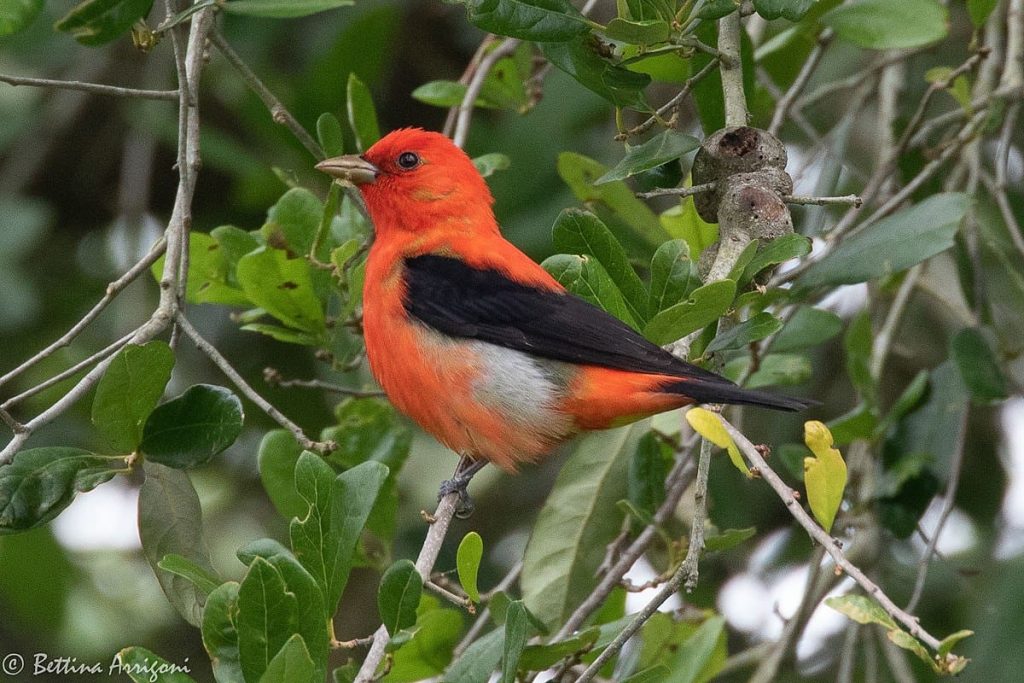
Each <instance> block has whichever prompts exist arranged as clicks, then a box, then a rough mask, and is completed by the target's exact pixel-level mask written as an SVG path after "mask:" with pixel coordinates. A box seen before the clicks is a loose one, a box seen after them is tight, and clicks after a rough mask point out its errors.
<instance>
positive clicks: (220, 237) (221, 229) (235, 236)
mask: <svg viewBox="0 0 1024 683" xmlns="http://www.w3.org/2000/svg"><path fill="white" fill-rule="evenodd" d="M328 116H329V115H328ZM257 234H258V233H257ZM194 237H195V233H193V235H192V236H191V237H190V239H192V238H194ZM210 237H212V238H213V239H214V241H215V242H216V243H217V244H218V245H219V246H220V252H221V255H222V258H223V261H224V263H225V264H226V266H227V274H226V278H225V280H226V281H227V282H228V284H231V285H235V286H237V285H238V280H236V279H235V277H234V273H235V268H237V267H238V261H239V259H241V258H242V257H243V256H245V255H246V254H248V253H249V252H250V251H255V250H257V249H259V248H260V245H261V244H262V243H261V242H260V241H259V240H258V239H257V238H256V237H255V236H254V234H253V233H250V232H247V231H245V230H242V229H241V228H236V227H235V226H233V225H221V226H218V227H216V228H214V229H213V230H211V231H210ZM192 265H193V264H192V263H191V262H190V263H189V267H190V268H191V267H192Z"/></svg>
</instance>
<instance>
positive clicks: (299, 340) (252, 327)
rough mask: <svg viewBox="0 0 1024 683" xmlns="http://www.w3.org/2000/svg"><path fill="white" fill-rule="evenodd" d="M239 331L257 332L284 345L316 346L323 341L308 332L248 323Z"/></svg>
mask: <svg viewBox="0 0 1024 683" xmlns="http://www.w3.org/2000/svg"><path fill="white" fill-rule="evenodd" d="M239 329H240V330H245V331H246V332H258V333H259V334H265V335H267V336H268V337H270V338H271V339H276V340H277V341H279V342H285V343H286V344H298V345H300V346H318V345H320V343H321V342H322V341H323V338H322V337H320V336H315V335H312V334H309V333H308V332H299V331H297V330H293V329H291V328H288V327H281V326H280V325H268V324H266V323H249V324H248V325H242V326H241V327H239Z"/></svg>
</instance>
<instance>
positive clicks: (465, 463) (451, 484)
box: [437, 455, 487, 519]
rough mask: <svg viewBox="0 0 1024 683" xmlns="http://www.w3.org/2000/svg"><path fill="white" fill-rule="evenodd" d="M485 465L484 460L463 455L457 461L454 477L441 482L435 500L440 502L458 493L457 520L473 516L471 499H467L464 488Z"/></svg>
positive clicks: (467, 494) (467, 495) (466, 492)
mask: <svg viewBox="0 0 1024 683" xmlns="http://www.w3.org/2000/svg"><path fill="white" fill-rule="evenodd" d="M486 464H487V461H486V460H474V459H472V458H470V457H469V456H467V455H464V456H462V458H461V459H460V460H459V465H458V467H456V468H455V475H454V476H453V477H452V478H451V479H446V480H444V481H443V482H441V488H440V490H439V491H438V492H437V499H438V500H441V499H442V498H444V497H445V496H447V495H448V494H449V493H458V494H459V504H458V507H457V508H455V516H456V517H458V518H459V519H466V518H467V517H469V516H470V515H471V514H473V507H474V505H473V499H472V498H470V497H469V492H468V491H467V490H466V488H467V487H468V486H469V482H470V480H471V479H472V478H473V475H475V474H476V473H477V472H479V471H480V470H482V469H483V468H484V465H486Z"/></svg>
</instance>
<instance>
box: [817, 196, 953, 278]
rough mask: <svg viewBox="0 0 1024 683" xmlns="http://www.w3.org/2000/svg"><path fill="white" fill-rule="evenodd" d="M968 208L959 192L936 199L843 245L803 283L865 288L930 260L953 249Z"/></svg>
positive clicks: (846, 241) (890, 218)
mask: <svg viewBox="0 0 1024 683" xmlns="http://www.w3.org/2000/svg"><path fill="white" fill-rule="evenodd" d="M969 203H970V202H969V200H968V198H967V195H965V194H962V193H959V192H947V193H945V194H937V195H932V196H931V197H928V198H927V199H925V200H924V201H922V202H921V203H919V204H917V205H915V206H912V207H910V208H908V209H903V210H902V211H898V212H896V213H895V214H893V215H892V216H889V217H888V218H883V219H882V220H880V221H878V222H877V223H874V224H873V225H871V226H869V227H867V228H865V229H864V230H862V231H861V232H859V233H857V234H855V235H854V236H853V237H850V238H849V239H847V240H845V241H843V242H842V243H840V245H839V246H838V247H836V248H835V249H834V250H833V251H832V252H831V253H830V254H828V255H827V256H825V257H824V258H823V259H821V260H820V261H817V262H815V263H814V264H813V265H812V266H810V267H809V268H808V269H807V271H806V272H805V273H804V274H803V276H802V277H801V278H800V279H799V280H798V283H799V284H800V285H801V286H804V287H818V286H821V285H836V284H852V283H856V282H864V281H865V280H870V279H872V278H876V277H881V276H883V275H892V274H893V273H898V272H900V271H901V270H905V269H907V268H909V267H910V266H913V265H915V264H917V263H920V262H921V261H924V260H925V259H928V258H931V257H932V256H934V255H935V254H938V253H940V252H943V251H945V250H946V249H948V248H949V247H951V246H953V236H954V235H955V234H956V231H957V229H958V228H959V227H960V221H961V219H963V216H964V213H965V212H966V211H967V207H968V206H969Z"/></svg>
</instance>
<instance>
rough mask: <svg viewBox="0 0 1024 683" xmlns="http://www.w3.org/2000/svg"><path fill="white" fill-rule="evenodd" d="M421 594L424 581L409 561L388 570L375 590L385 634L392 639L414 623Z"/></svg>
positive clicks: (402, 560) (394, 565)
mask: <svg viewBox="0 0 1024 683" xmlns="http://www.w3.org/2000/svg"><path fill="white" fill-rule="evenodd" d="M422 593H423V577H422V576H420V573H419V571H418V570H417V569H416V565H415V564H413V562H412V560H407V559H401V560H399V561H398V562H395V563H394V564H393V565H391V566H390V567H388V569H387V571H385V572H384V576H382V577H381V579H380V587H379V588H378V589H377V610H378V611H379V612H380V618H381V621H382V622H383V624H384V626H385V627H387V629H388V633H390V634H391V635H395V634H396V633H398V632H399V631H401V630H402V629H406V628H409V627H410V626H412V625H413V624H415V623H416V607H417V606H418V605H419V604H420V595H421V594H422Z"/></svg>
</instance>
